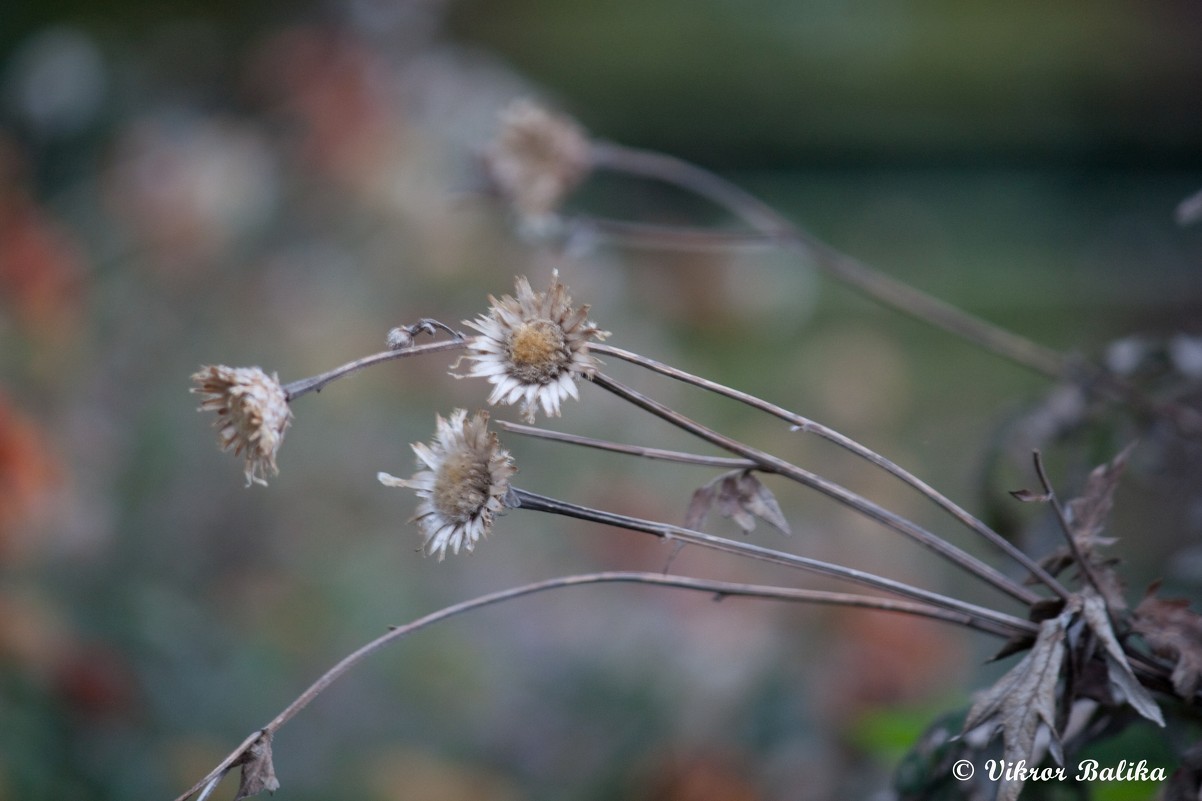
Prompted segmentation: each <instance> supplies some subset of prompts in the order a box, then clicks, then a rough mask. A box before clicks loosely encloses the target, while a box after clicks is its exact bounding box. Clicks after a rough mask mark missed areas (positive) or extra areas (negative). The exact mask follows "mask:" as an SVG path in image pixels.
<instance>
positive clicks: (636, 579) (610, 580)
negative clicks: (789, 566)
mask: <svg viewBox="0 0 1202 801" xmlns="http://www.w3.org/2000/svg"><path fill="white" fill-rule="evenodd" d="M614 583H627V584H650V585H655V586H661V587H670V588H676V589H684V590H693V591H698V592H706V593H712V594H713V595H715V596H716V597H717V598H719V599H720V598H724V597H727V596H733V597H745V598H763V599H772V600H780V601H792V602H799V603H817V604H829V605H837V606H853V607H859V608H862V609H877V610H881V611H886V612H896V613H900V614H909V615H917V616H920V617H926V618H930V619H932V620H941V621H944V622H947V623H954V624H957V625H961V626H968V627H970V628H975V629H977V630H979V631H984V632H986V633H988V634H993V635H997V636H1008V634H1009V631H1008V630H1007V629H1006V628H1005V627H999V626H995V625H992V624H991V623H989V622H987V621H983V620H980V619H978V618H977V617H976V616H974V615H972V614H967V613H961V612H955V611H950V610H948V609H944V608H939V607H936V606H932V605H928V604H922V603H910V602H906V601H896V600H892V599H887V598H873V597H871V596H866V595H855V594H849V593H838V592H826V591H821V590H799V589H792V588H787V587H770V586H764V585H759V584H741V583H734V582H726V581H709V580H705V579H694V578H686V577H683V576H666V575H663V574H661V573H640V572H633V571H610V572H601V573H584V574H580V575H574V576H561V577H559V578H554V579H548V580H547V581H539V582H534V583H532V584H525V585H522V586H520V587H514V588H512V589H507V590H501V591H500V592H494V593H490V594H488V595H482V596H480V597H478V598H473V599H471V600H468V601H462V602H460V603H457V604H453V605H451V606H448V607H445V608H443V609H440V610H438V611H437V612H432V613H431V614H428V615H425V616H424V617H420V618H418V619H417V620H414V621H412V622H410V623H407V624H405V625H403V626H396V627H394V628H392V629H390V630H389V631H388V632H387V633H385V634H382V635H381V636H379V637H377V638H376V639H374V640H372V641H371V642H369V643H367V644H366V645H363V646H362V647H360V648H358V649H357V650H355V651H354V652H352V653H350V654H348V655H347V656H346V657H344V658H343V659H342V660H340V661H339V662H338V663H337V664H335V665H334V666H333V667H331V668H330V669H329V670H327V671H326V672H325V673H323V674H322V675H321V676H320V677H319V678H318V679H317V681H315V682H314V683H313V684H311V685H310V686H309V687H308V688H307V689H306V690H305V691H304V692H303V693H301V694H300V695H299V696H297V698H296V700H294V701H293V702H292V703H290V704H288V706H286V707H285V708H284V709H283V710H282V711H281V712H280V713H279V714H278V715H276V716H275V718H273V719H272V720H271V722H270V723H268V724H267V725H266V726H264V727H263V728H262V729H259V730H258V731H255V732H254V733H253V734H251V735H250V736H248V737H247V738H246V739H245V740H243V741H242V743H241V744H240V745H239V746H238V747H237V748H235V749H234V750H233V751H232V752H230V754H229V755H228V756H226V757H225V759H223V760H222V761H221V762H220V763H219V764H218V765H217V767H215V768H214V769H213V770H211V771H209V773H208V774H207V775H206V776H205V777H204V778H202V779H201V780H200V781H198V782H196V784H195V785H193V786H192V787H191V788H189V789H188V790H187V791H186V792H185V793H183V794H182V795H180V796H179V797H178V798H177V799H176V801H187V799H189V798H191V797H192V796H193V795H195V794H196V793H197V792H200V791H201V790H202V789H204V790H205V791H206V792H212V788H213V787H215V786H216V783H217V782H218V781H220V779H221V777H223V776H224V775H225V774H226V773H228V772H229V771H230V769H231V768H233V767H234V766H236V765H237V764H239V763H240V762H241V761H242V759H243V758H244V756H245V754H246V752H247V750H248V749H249V748H251V747H252V746H254V745H255V743H258V742H260V741H261V740H263V739H265V738H266V739H270V738H271V737H272V736H273V735H274V734H275V732H277V731H278V730H279V729H280V728H281V727H282V726H284V724H286V723H287V722H288V721H290V720H291V719H292V718H294V717H295V716H296V715H297V714H298V713H299V712H300V711H301V710H303V709H304V708H305V707H306V706H308V705H309V704H310V703H312V701H313V700H314V699H315V698H317V696H318V695H320V694H321V693H322V692H323V691H324V690H325V689H326V688H327V687H329V686H330V685H331V684H333V683H334V682H335V681H336V680H337V679H338V678H339V677H341V676H342V675H343V674H345V673H347V672H348V671H349V670H351V668H353V667H355V666H356V665H357V664H359V663H360V662H362V661H363V660H364V659H366V658H367V657H368V656H370V655H371V654H373V653H375V652H376V651H379V650H380V649H382V648H384V647H385V646H387V645H389V644H391V643H393V642H396V641H397V640H400V639H402V638H404V637H406V636H408V635H409V634H412V633H414V632H415V631H418V630H420V629H423V628H426V627H428V626H432V625H434V624H435V623H438V622H440V621H443V620H446V619H448V618H451V617H455V616H456V615H461V614H463V613H465V612H470V611H472V610H474V609H480V608H482V607H485V606H491V605H493V604H498V603H502V602H504V601H510V600H513V599H515V598H519V597H521V596H524V595H533V594H535V593H539V592H545V591H547V590H553V589H559V588H563V587H579V586H583V585H586V584H614ZM1020 622H1021V621H1020Z"/></svg>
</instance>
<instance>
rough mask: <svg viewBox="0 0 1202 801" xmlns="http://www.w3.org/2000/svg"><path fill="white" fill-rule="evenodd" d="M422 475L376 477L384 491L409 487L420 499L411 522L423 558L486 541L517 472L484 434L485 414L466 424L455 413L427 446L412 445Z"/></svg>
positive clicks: (493, 437) (462, 416)
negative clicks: (421, 540) (418, 535)
mask: <svg viewBox="0 0 1202 801" xmlns="http://www.w3.org/2000/svg"><path fill="white" fill-rule="evenodd" d="M412 447H413V452H414V453H416V454H417V459H418V466H419V467H425V468H426V469H424V470H420V471H419V472H417V473H416V474H414V476H413V477H412V478H410V479H407V480H406V479H401V478H397V477H395V476H391V475H389V474H388V473H380V474H379V476H378V478H379V480H380V483H382V484H384V485H385V486H388V487H408V488H410V489H413V490H416V491H417V495H418V497H419V498H421V499H422V501H421V503H420V504H419V505H418V507H417V514H416V515H415V516H414V518H413V519H414V520H415V521H417V524H418V527H419V528H420V529H421V531H422V535H423V536H424V537H425V549H426V552H427V553H430V554H434V553H437V554H438V558H439V560H440V561H441V560H442V559H443V558H444V557H445V556H446V553H447V548H448V547H449V548H450V549H451V552H452V553H456V554H457V553H459V549H460V548H463V549H464V550H468V551H471V550H473V549H474V548H475V547H476V542H477V541H479V540H480V539H482V538H483V537H486V536H488V533H489V532H490V531H491V530H492V525H493V521H494V520H495V519H496V516H497V514H498V513H499V512H501V510H503V509H504V508H505V497H506V495H508V493H509V479H510V477H511V476H513V474H514V473H516V472H517V469H516V468H515V467H514V466H513V459H511V458H510V456H509V452H508V451H506V450H504V449H503V448H501V446H500V443H499V442H498V440H497V435H496V434H495V433H493V432H491V431H489V430H488V412H476V413H475V414H474V415H472V416H471V417H470V418H469V417H468V416H467V412H466V411H465V410H463V409H456V410H455V411H454V412H452V413H451V416H450V417H449V418H447V419H445V420H444V419H443V418H442V417H441V416H439V417H438V430H437V432H436V434H435V439H434V441H433V442H431V443H430V444H428V445H426V444H423V443H420V442H419V443H415V444H414V445H413V446H412Z"/></svg>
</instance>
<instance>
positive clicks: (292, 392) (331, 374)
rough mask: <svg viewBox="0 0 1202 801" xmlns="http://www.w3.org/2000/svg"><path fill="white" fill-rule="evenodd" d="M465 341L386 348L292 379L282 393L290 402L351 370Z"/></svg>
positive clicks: (456, 346)
mask: <svg viewBox="0 0 1202 801" xmlns="http://www.w3.org/2000/svg"><path fill="white" fill-rule="evenodd" d="M466 345H467V341H466V340H464V339H462V338H458V339H451V340H447V341H445V342H430V343H427V344H425V345H412V346H410V347H407V348H401V349H399V350H386V351H381V352H380V353H373V354H372V355H370V356H364V357H363V358H361V359H355V360H354V361H350V362H347V363H346V364H343V365H341V366H339V367H335V368H334V369H333V370H327V371H326V372H324V373H322V374H321V375H315V376H313V377H312V378H302V379H300V380H298V381H293V382H292V383H290V384H285V385H284V394H285V396H287V398H288V402H289V403H291V402H292V401H293V400H295V399H296V398H299V397H300V396H301V395H304V394H306V393H309V392H321V390H322V388H323V387H324V386H325V385H326V384H329V383H330V382H331V381H336V380H337V379H339V378H342V377H344V376H347V375H350V374H351V373H353V372H356V371H358V370H362V369H364V368H365V367H371V366H372V365H374V364H380V363H381V362H388V361H392V360H393V359H405V358H408V357H409V356H424V355H426V354H429V353H442V352H444V351H449V350H459V349H461V348H463V347H466Z"/></svg>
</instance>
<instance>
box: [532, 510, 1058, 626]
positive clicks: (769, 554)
mask: <svg viewBox="0 0 1202 801" xmlns="http://www.w3.org/2000/svg"><path fill="white" fill-rule="evenodd" d="M514 496H515V497H516V498H517V500H518V502H519V507H518V508H521V509H527V510H532V511H537V512H550V513H551V514H557V515H563V516H565V517H572V518H576V519H578V520H589V521H592V522H594V523H604V524H605V525H610V526H617V527H619V528H625V529H628V530H630V531H638V532H641V533H644V534H652V535H654V536H656V537H660V538H661V539H664V540H676V541H679V542H686V543H691V544H693V545H699V546H701V547H703V548H708V549H710V550H714V551H720V552H722V553H729V554H735V555H737V556H744V557H747V558H750V559H756V560H758V561H761V562H769V563H771V564H777V565H782V566H785V567H792V568H798V569H801V570H807V571H809V572H811V573H819V574H822V575H826V576H833V577H835V578H839V579H843V580H844V581H851V582H855V583H857V584H863V585H865V586H868V587H872V588H874V589H878V590H884V591H885V592H891V593H893V594H895V595H900V596H902V597H906V598H913V599H915V600H917V601H920V602H922V603H926V604H931V605H934V606H938V607H941V608H943V609H948V610H950V611H954V612H959V613H963V614H967V615H970V616H972V617H974V618H977V619H978V620H980V621H981V622H982V623H984V624H985V625H991V626H995V628H993V629H992V633H995V634H998V635H1001V633H1002V630H1005V631H1006V632H1008V633H1009V634H1015V633H1030V632H1033V631H1035V630H1036V626H1035V624H1033V623H1031V622H1030V621H1027V620H1023V619H1021V618H1017V617H1014V616H1013V615H1008V614H1006V613H1004V612H998V611H996V610H993V609H988V608H986V607H983V606H977V605H976V604H970V603H968V602H966V601H961V600H959V599H957V598H951V597H949V596H946V595H940V594H939V593H937V592H931V591H930V590H924V589H921V588H919V587H914V586H912V585H910V584H905V583H904V582H900V581H894V580H893V579H888V578H885V577H883V576H878V575H876V574H874V573H867V572H865V571H863V570H856V569H855V568H851V567H846V566H844V565H836V564H832V563H830V562H823V561H821V560H819V559H810V558H809V557H805V556H798V555H797V554H791V553H786V552H784V551H777V550H773V549H772V548H765V547H763V546H762V545H755V544H754V543H750V542H740V541H738V540H728V539H725V538H724V537H716V536H714V535H712V534H706V533H705V532H702V531H695V530H693V529H689V528H683V527H682V526H674V525H671V524H669V523H660V522H657V521H654V520H643V519H640V518H637V517H630V516H628V515H622V514H618V513H616V512H607V511H605V510H603V509H593V508H591V507H588V506H581V505H580V504H575V503H569V502H567V501H561V500H557V499H555V498H548V497H546V496H545V495H538V494H537V493H533V492H530V491H528V490H523V489H514ZM996 627H1000V628H996Z"/></svg>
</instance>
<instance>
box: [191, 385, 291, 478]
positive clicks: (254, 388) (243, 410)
mask: <svg viewBox="0 0 1202 801" xmlns="http://www.w3.org/2000/svg"><path fill="white" fill-rule="evenodd" d="M192 381H193V383H194V384H195V385H196V386H194V387H192V390H191V391H192V392H195V393H197V394H200V395H204V400H203V401H201V404H200V409H199V411H202V412H209V411H213V412H217V420H216V421H215V422H214V423H213V425H214V427H215V428H216V429H217V439H218V444H219V445H220V447H221V450H223V451H228V450H233V452H234V455H236V456H243V455H244V456H245V459H246V485H247V486H248V487H249V486H250V485H251V484H252V483H254V484H262V485H264V486H266V485H267V479H266V476H267V474H268V472H270V473H271V474H272V475H279V472H280V470H279V467H277V466H276V453H277V452H278V451H279V449H280V445H281V444H283V442H284V432H285V431H286V430H287V428H288V425H289V424H290V423H291V422H292V411H291V409H289V408H288V396H287V395H286V394H285V392H284V389H283V387H281V386H280V382H279V379H278V378H277V377H276V376H275V375H271V376H268V375H267V374H266V373H264V372H263V371H262V370H261V369H259V368H258V367H226V366H225V365H216V366H214V365H208V366H205V367H202V368H201V369H200V371H199V372H197V373H195V374H193V376H192Z"/></svg>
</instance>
